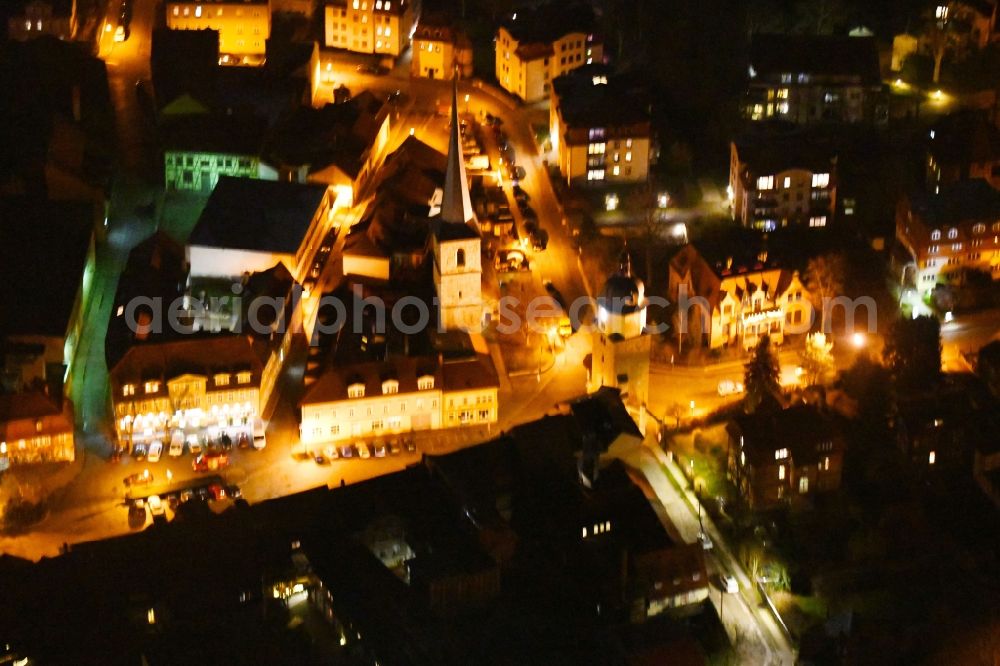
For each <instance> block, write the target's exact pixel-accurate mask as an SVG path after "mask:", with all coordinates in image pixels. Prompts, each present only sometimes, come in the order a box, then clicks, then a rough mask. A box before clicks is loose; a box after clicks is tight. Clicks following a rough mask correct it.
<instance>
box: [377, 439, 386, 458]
mask: <svg viewBox="0 0 1000 666" xmlns="http://www.w3.org/2000/svg"><path fill="white" fill-rule="evenodd" d="M388 453H389V449H387V448H386V446H385V442H376V443H375V457H376V458H385V457H386V455H387V454H388Z"/></svg>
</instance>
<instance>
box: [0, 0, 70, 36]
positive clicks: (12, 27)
mask: <svg viewBox="0 0 1000 666" xmlns="http://www.w3.org/2000/svg"><path fill="white" fill-rule="evenodd" d="M77 27H78V26H77V14H76V0H30V1H29V2H26V3H24V8H23V11H21V12H20V13H15V14H14V15H13V16H11V17H10V18H8V19H7V35H8V36H9V37H10V38H11V39H21V40H23V39H31V38H32V37H40V36H42V35H52V36H53V37H57V38H59V39H63V40H67V39H73V38H74V37H76V30H77Z"/></svg>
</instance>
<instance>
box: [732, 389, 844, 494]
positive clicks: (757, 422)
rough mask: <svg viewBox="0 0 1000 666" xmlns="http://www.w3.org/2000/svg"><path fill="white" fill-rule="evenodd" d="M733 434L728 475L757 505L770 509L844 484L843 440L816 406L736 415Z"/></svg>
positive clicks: (733, 422)
mask: <svg viewBox="0 0 1000 666" xmlns="http://www.w3.org/2000/svg"><path fill="white" fill-rule="evenodd" d="M726 431H727V432H728V433H729V456H728V457H729V473H730V475H731V478H732V479H733V480H734V482H735V484H736V487H737V489H738V490H739V491H740V494H741V495H742V496H743V498H744V499H745V500H746V502H747V503H748V504H749V505H750V507H751V508H753V509H768V508H771V507H774V506H779V505H781V504H783V503H787V502H793V501H794V500H795V499H796V498H805V497H807V496H809V495H812V494H815V493H822V492H827V491H830V490H836V489H837V488H839V487H840V477H841V470H842V469H843V466H844V449H845V445H844V440H843V437H842V436H841V434H840V433H839V432H838V431H837V429H836V427H835V425H834V423H833V421H832V420H831V419H830V418H828V417H827V416H826V415H825V414H823V413H822V412H821V411H819V410H818V409H817V408H815V407H812V406H810V405H799V406H796V407H790V408H788V409H784V410H781V411H779V412H776V413H770V412H757V413H754V414H747V415H743V416H739V417H737V418H735V419H734V420H733V421H731V422H730V423H729V425H728V426H727V427H726Z"/></svg>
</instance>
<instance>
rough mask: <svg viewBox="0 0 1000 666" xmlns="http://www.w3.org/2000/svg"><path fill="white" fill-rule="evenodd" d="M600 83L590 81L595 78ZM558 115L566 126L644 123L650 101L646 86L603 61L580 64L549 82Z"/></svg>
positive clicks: (648, 113)
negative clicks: (556, 99)
mask: <svg viewBox="0 0 1000 666" xmlns="http://www.w3.org/2000/svg"><path fill="white" fill-rule="evenodd" d="M597 77H600V78H599V79H598V80H599V81H604V83H594V80H595V78H597ZM552 88H553V90H554V91H555V94H556V96H557V97H558V99H559V115H560V116H561V117H562V119H563V121H564V122H565V124H566V126H567V127H586V128H591V127H605V128H606V127H614V126H617V125H633V124H636V123H647V122H649V119H650V100H649V96H648V94H647V90H646V87H645V86H644V85H642V83H641V82H638V81H636V80H635V79H634V78H633V77H630V76H627V75H620V74H615V73H614V72H613V71H612V69H611V68H610V67H608V66H607V65H603V64H598V63H595V64H591V65H581V66H580V67H577V68H576V69H574V70H572V71H571V72H568V73H566V74H563V75H562V76H560V77H558V78H556V79H555V80H554V81H553V82H552Z"/></svg>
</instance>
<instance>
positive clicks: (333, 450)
mask: <svg viewBox="0 0 1000 666" xmlns="http://www.w3.org/2000/svg"><path fill="white" fill-rule="evenodd" d="M323 455H325V456H326V457H327V458H329V459H330V460H336V459H337V458H339V457H340V452H339V451H338V450H337V447H336V446H328V447H326V448H325V449H323Z"/></svg>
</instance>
